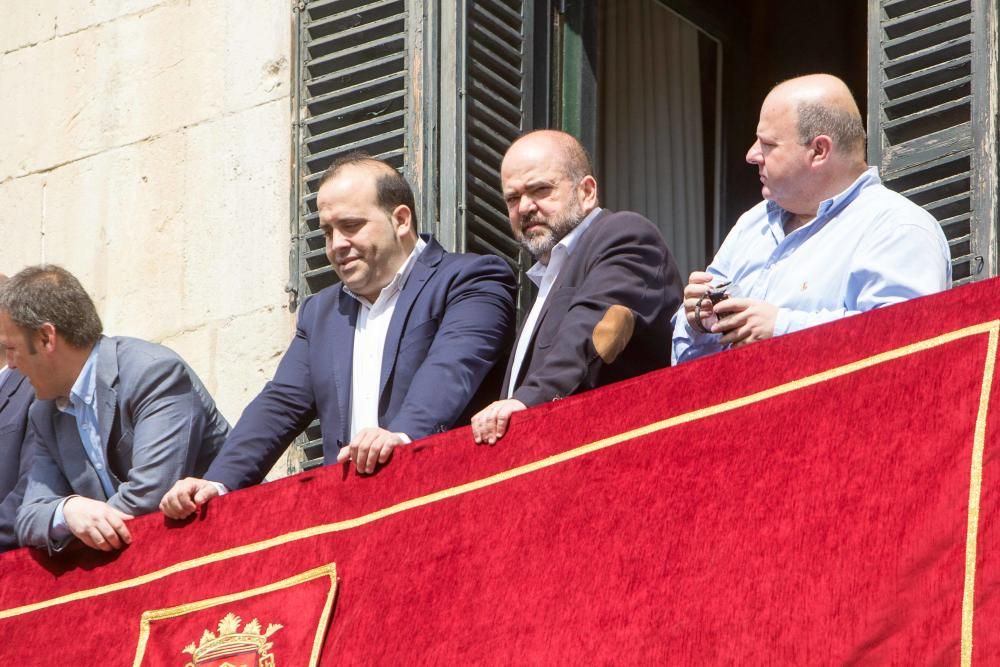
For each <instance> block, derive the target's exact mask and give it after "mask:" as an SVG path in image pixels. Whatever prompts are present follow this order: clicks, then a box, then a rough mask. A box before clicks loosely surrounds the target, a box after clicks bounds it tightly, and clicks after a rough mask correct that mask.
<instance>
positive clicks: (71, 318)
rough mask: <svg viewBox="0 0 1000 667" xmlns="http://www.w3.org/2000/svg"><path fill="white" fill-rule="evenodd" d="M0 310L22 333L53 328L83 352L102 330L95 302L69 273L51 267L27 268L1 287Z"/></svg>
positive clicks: (43, 265) (95, 340)
mask: <svg viewBox="0 0 1000 667" xmlns="http://www.w3.org/2000/svg"><path fill="white" fill-rule="evenodd" d="M0 310H2V311H4V312H6V313H7V316H8V317H9V318H10V319H11V321H12V322H14V324H16V325H17V326H18V327H19V328H21V330H23V331H25V332H29V333H30V332H34V331H38V330H39V329H41V328H42V326H44V325H45V324H52V325H53V326H54V327H55V328H56V331H57V332H58V333H59V334H61V335H62V337H63V338H65V339H66V342H67V343H69V344H70V345H72V346H73V347H75V348H86V347H89V346H91V345H93V344H94V343H96V342H97V340H98V339H99V338H100V337H101V334H102V333H103V331H104V327H103V326H102V324H101V318H100V317H99V316H98V315H97V308H95V307H94V302H93V301H92V300H91V298H90V296H89V295H88V294H87V292H86V291H85V290H84V289H83V286H82V285H81V284H80V281H79V280H77V279H76V277H75V276H73V274H72V273H70V272H69V271H67V270H66V269H64V268H62V267H61V266H55V265H53V264H39V265H38V266H29V267H28V268H26V269H24V270H23V271H21V272H19V273H18V274H17V275H15V276H13V277H12V278H10V279H9V280H8V281H7V282H5V283H3V284H2V286H0Z"/></svg>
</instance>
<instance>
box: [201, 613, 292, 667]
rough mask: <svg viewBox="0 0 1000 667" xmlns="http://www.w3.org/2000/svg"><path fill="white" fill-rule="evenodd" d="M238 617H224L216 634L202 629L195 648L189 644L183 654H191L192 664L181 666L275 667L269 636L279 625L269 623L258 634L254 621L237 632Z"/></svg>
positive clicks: (258, 623) (231, 615) (230, 614)
mask: <svg viewBox="0 0 1000 667" xmlns="http://www.w3.org/2000/svg"><path fill="white" fill-rule="evenodd" d="M241 620H242V619H241V618H240V617H239V616H237V615H236V614H232V613H229V614H226V615H225V616H224V617H223V618H222V620H221V621H219V627H218V633H219V634H218V635H216V634H215V633H213V632H212V631H210V630H205V632H204V633H202V635H201V640H200V641H199V642H198V646H197V647H196V646H195V645H194V642H191V643H190V644H188V645H187V646H186V647H184V650H183V653H190V654H191V662H189V663H187V664H186V665H185V666H184V667H202V666H203V665H204V666H205V667H207V666H208V665H212V666H217V667H274V654H272V653H271V646H272V643H271V642H270V641H268V640H269V638H270V637H271V635H273V634H274V633H275V632H277V631H278V630H280V629H281V628H282V627H284V626H282V625H279V624H277V623H271V624H269V625H268V626H267V630H264V631H263V632H262V631H261V627H260V622H259V621H258V620H257V619H256V618H255V619H253V620H251V621H250V622H249V623H247V624H246V625H244V626H243V630H242V631H241V630H240V622H241Z"/></svg>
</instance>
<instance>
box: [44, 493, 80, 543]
mask: <svg viewBox="0 0 1000 667" xmlns="http://www.w3.org/2000/svg"><path fill="white" fill-rule="evenodd" d="M75 497H76V496H68V497H66V498H63V499H62V501H60V503H59V504H58V505H56V511H55V512H54V513H53V514H52V524H51V525H49V540H50V541H51V542H53V543H59V542H62V541H63V540H65V539H66V538H67V537H70V536H72V535H73V532H72V531H71V530H70V529H69V525H67V523H66V514H65V513H64V512H63V505H65V504H66V501H67V500H69V499H70V498H75Z"/></svg>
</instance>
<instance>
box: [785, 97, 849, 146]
mask: <svg viewBox="0 0 1000 667" xmlns="http://www.w3.org/2000/svg"><path fill="white" fill-rule="evenodd" d="M797 111H798V126H799V141H800V142H801V143H802V145H806V144H808V143H810V142H811V141H812V140H813V139H815V138H816V137H818V136H819V135H821V134H825V135H827V136H828V137H830V138H831V139H833V143H834V145H835V146H836V147H837V148H838V149H840V150H841V151H843V152H848V153H849V152H852V151H861V152H864V150H865V140H866V136H865V126H864V124H863V123H862V122H861V116H859V115H858V114H856V113H854V112H852V111H848V110H846V109H837V108H835V107H831V106H828V105H824V104H818V103H816V102H800V103H799V106H798V109H797Z"/></svg>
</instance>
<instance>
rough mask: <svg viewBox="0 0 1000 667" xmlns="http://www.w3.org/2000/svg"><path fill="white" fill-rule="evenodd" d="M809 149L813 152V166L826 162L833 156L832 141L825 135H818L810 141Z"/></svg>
mask: <svg viewBox="0 0 1000 667" xmlns="http://www.w3.org/2000/svg"><path fill="white" fill-rule="evenodd" d="M811 148H812V151H813V156H812V162H813V164H819V163H821V162H826V161H827V160H829V159H830V156H831V155H832V154H833V140H832V139H831V138H830V137H829V136H827V135H825V134H820V135H818V136H817V137H816V138H815V139H813V140H812V146H811Z"/></svg>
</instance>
